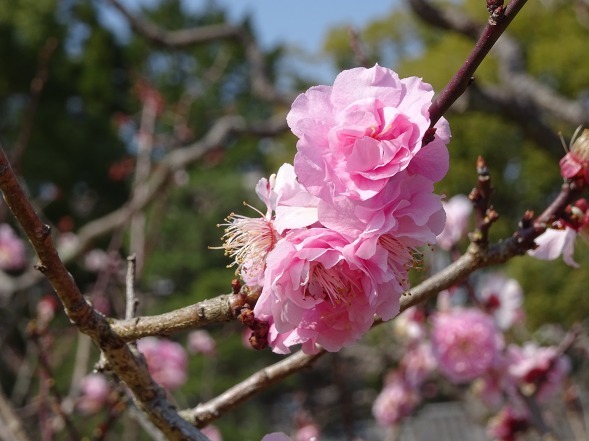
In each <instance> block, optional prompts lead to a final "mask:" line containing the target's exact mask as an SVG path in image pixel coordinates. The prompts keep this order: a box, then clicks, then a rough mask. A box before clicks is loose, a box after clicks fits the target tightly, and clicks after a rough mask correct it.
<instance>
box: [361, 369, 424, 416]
mask: <svg viewBox="0 0 589 441" xmlns="http://www.w3.org/2000/svg"><path fill="white" fill-rule="evenodd" d="M418 404H419V395H418V394H417V392H416V391H415V389H413V388H412V387H411V386H410V385H409V384H407V383H406V382H405V381H404V380H403V378H402V377H401V376H400V375H399V374H398V373H395V374H394V375H393V376H391V377H389V379H388V381H387V383H386V384H385V386H384V388H383V389H382V391H381V392H380V394H379V395H378V397H376V400H375V401H374V404H373V406H372V414H373V415H374V418H375V419H376V421H377V422H378V424H380V425H381V426H390V425H393V424H396V423H398V422H399V421H401V419H403V418H405V417H407V416H409V415H411V412H413V409H415V407H416V406H417V405H418Z"/></svg>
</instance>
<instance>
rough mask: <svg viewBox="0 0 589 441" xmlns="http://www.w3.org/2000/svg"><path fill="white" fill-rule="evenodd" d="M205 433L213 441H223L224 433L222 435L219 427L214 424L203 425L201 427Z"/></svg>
mask: <svg viewBox="0 0 589 441" xmlns="http://www.w3.org/2000/svg"><path fill="white" fill-rule="evenodd" d="M200 431H201V432H202V434H203V435H206V436H207V437H208V438H209V439H210V440H211V441H223V435H221V431H220V430H219V428H218V427H217V426H215V425H213V424H209V425H208V426H205V427H203V428H202V429H200Z"/></svg>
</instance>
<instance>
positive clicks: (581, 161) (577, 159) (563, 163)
mask: <svg viewBox="0 0 589 441" xmlns="http://www.w3.org/2000/svg"><path fill="white" fill-rule="evenodd" d="M560 173H561V174H562V176H563V177H564V178H567V179H572V178H574V177H577V176H578V177H582V178H583V179H584V180H585V182H586V183H587V184H589V129H585V130H583V133H581V136H579V137H578V138H577V139H576V140H575V141H574V142H573V145H572V146H571V149H570V151H569V152H568V153H567V154H566V155H564V158H562V159H561V160H560Z"/></svg>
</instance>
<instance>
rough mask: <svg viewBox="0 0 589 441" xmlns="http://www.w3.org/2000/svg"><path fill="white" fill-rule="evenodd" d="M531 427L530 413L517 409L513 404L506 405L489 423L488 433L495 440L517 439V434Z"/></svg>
mask: <svg viewBox="0 0 589 441" xmlns="http://www.w3.org/2000/svg"><path fill="white" fill-rule="evenodd" d="M529 427H530V419H529V417H528V415H527V414H526V413H525V412H523V411H521V410H517V409H515V408H514V407H513V406H509V405H507V406H505V407H504V408H503V409H501V411H500V412H499V413H498V414H497V415H496V416H495V417H493V418H491V419H490V420H489V423H488V425H487V435H488V436H489V437H490V438H491V439H493V440H499V441H516V439H517V435H518V434H519V433H523V432H525V431H526V430H528V428H529Z"/></svg>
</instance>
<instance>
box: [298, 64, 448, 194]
mask: <svg viewBox="0 0 589 441" xmlns="http://www.w3.org/2000/svg"><path fill="white" fill-rule="evenodd" d="M432 98H433V90H432V87H431V86H430V85H429V84H427V83H424V82H423V81H421V79H419V78H417V77H410V78H405V79H399V77H398V75H397V74H396V73H395V72H393V71H392V70H390V69H386V68H383V67H380V66H378V65H375V66H374V67H372V68H370V69H365V68H355V69H350V70H346V71H343V72H341V73H340V74H339V75H338V76H337V77H336V79H335V82H334V84H333V86H315V87H312V88H310V89H309V90H308V91H307V92H305V93H304V94H301V95H299V96H298V97H297V99H296V100H295V101H294V103H293V105H292V108H291V111H290V112H289V114H288V116H287V122H288V125H289V126H290V128H291V130H292V131H293V133H294V134H295V135H296V136H297V137H298V138H299V141H298V142H297V150H298V152H297V154H296V156H295V170H296V173H297V176H298V177H299V179H300V182H301V183H302V184H303V185H304V186H305V187H306V188H307V189H308V190H309V192H310V193H311V194H313V195H315V196H318V197H320V198H322V199H327V200H330V199H332V198H334V197H337V196H339V195H342V196H345V197H347V198H350V199H354V200H367V199H370V198H372V197H374V196H375V195H376V194H378V193H379V192H380V191H381V190H382V189H383V188H384V186H385V185H386V184H387V182H388V181H389V179H390V178H391V177H393V176H395V175H396V174H397V173H399V172H401V171H403V170H405V169H407V167H408V166H409V164H410V162H411V160H412V159H413V158H414V157H415V156H416V155H417V153H418V152H419V151H420V149H421V141H422V139H423V137H424V135H425V133H426V131H427V129H428V128H429V125H430V121H429V114H428V109H429V106H430V105H431V100H432ZM437 126H438V127H439V131H440V134H442V137H441V138H440V135H438V134H437V137H436V139H435V140H434V142H433V143H434V144H435V143H437V142H440V140H442V142H443V143H447V141H448V138H449V132H448V130H447V122H446V121H445V120H441V121H440V122H439V123H438V125H437ZM430 165H431V164H430Z"/></svg>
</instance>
